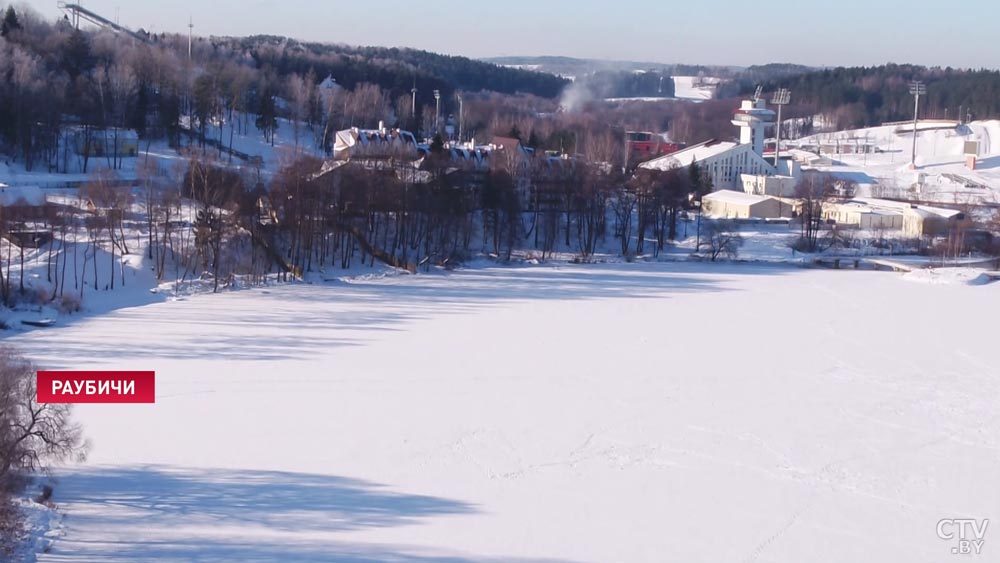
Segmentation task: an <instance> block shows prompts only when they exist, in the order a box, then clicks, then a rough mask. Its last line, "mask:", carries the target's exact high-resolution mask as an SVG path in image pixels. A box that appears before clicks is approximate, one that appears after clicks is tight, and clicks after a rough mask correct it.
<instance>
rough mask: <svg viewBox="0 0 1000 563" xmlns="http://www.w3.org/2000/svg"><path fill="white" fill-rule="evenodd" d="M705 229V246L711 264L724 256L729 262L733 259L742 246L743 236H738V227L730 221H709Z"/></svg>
mask: <svg viewBox="0 0 1000 563" xmlns="http://www.w3.org/2000/svg"><path fill="white" fill-rule="evenodd" d="M704 228H705V235H704V239H705V246H707V247H708V255H709V258H710V259H711V260H712V262H715V261H716V260H717V259H718V258H719V257H720V256H725V257H726V258H729V259H730V260H733V259H735V258H736V257H737V256H738V255H739V252H740V247H741V246H743V235H741V234H740V230H739V225H738V224H737V223H736V222H735V221H732V220H730V219H719V220H715V221H709V222H708V224H707V225H706V227H704Z"/></svg>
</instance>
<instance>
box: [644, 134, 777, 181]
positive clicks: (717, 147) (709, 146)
mask: <svg viewBox="0 0 1000 563" xmlns="http://www.w3.org/2000/svg"><path fill="white" fill-rule="evenodd" d="M692 162H697V163H698V166H699V167H701V169H702V171H703V172H704V173H705V174H708V177H709V178H710V179H711V180H712V187H713V189H715V190H739V191H743V184H742V180H741V175H743V174H751V175H754V176H758V175H764V176H774V175H776V174H777V171H776V170H775V169H774V166H772V165H771V163H770V162H768V161H766V160H764V158H763V157H762V156H760V155H759V154H757V153H756V152H754V150H753V145H752V144H742V143H737V142H734V141H719V140H716V139H712V140H709V141H705V142H704V143H700V144H697V145H693V146H690V147H688V148H686V149H683V150H680V151H677V152H675V153H673V154H668V155H666V156H661V157H660V158H654V159H653V160H649V161H646V162H644V163H642V164H640V165H639V167H640V168H646V169H649V170H670V169H673V168H680V167H687V166H690V165H691V163H692Z"/></svg>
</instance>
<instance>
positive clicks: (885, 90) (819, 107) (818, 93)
mask: <svg viewBox="0 0 1000 563" xmlns="http://www.w3.org/2000/svg"><path fill="white" fill-rule="evenodd" d="M754 78H755V77H754V76H752V75H750V76H746V77H743V78H741V79H740V80H739V86H740V88H739V92H740V93H741V94H743V95H746V94H749V93H752V92H753V89H754V88H755V86H756V84H757V81H755V80H754ZM913 80H921V81H923V82H925V83H926V84H927V95H926V96H923V97H922V98H921V101H920V105H921V110H920V115H921V117H922V118H925V117H926V118H941V119H958V118H959V109H961V111H962V113H963V114H964V115H963V116H962V118H963V119H968V118H970V117H971V118H972V119H988V118H993V117H997V116H1000V71H996V70H964V69H954V68H927V67H922V66H915V65H894V64H893V65H884V66H876V67H854V68H833V69H825V70H817V71H811V72H805V73H801V74H791V75H785V76H781V77H778V78H771V79H768V80H765V81H763V82H762V83H763V86H764V90H765V91H772V90H775V89H777V88H788V89H790V90H791V91H792V101H793V106H794V107H795V108H797V110H798V111H800V112H805V113H811V114H823V115H825V116H827V117H828V118H829V119H830V120H831V121H832V122H833V123H834V124H835V125H836V126H837V127H838V128H848V127H849V128H854V127H864V126H870V125H877V124H880V123H884V122H887V121H899V120H905V119H911V118H912V117H913V96H912V95H910V82H911V81H913Z"/></svg>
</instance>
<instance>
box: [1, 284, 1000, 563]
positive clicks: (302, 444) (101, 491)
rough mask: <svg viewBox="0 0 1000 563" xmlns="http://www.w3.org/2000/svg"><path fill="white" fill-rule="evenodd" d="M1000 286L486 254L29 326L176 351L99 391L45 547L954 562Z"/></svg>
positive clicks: (33, 349)
mask: <svg viewBox="0 0 1000 563" xmlns="http://www.w3.org/2000/svg"><path fill="white" fill-rule="evenodd" d="M998 312H1000V284H990V285H983V286H971V285H964V284H951V285H941V284H926V283H913V282H912V281H909V280H907V279H905V278H904V277H903V276H901V275H899V274H891V273H875V272H854V271H819V270H800V269H785V268H779V267H767V266H747V265H739V266H732V265H730V266H726V265H709V264H617V265H590V266H567V265H561V266H536V267H523V268H518V267H510V268H492V267H485V268H474V269H469V270H464V271H457V272H453V273H448V274H433V275H420V276H399V277H387V278H372V279H362V280H358V281H355V282H353V283H346V282H339V283H331V284H328V285H287V286H279V287H273V288H269V289H254V290H246V291H239V292H233V293H226V294H220V295H203V296H195V297H189V298H187V299H185V300H181V301H172V302H165V303H156V304H151V305H145V306H141V307H134V308H127V309H121V310H118V311H114V312H111V313H108V314H106V315H102V316H95V317H89V318H81V319H79V320H77V321H75V322H73V323H71V324H69V325H67V326H63V327H59V328H51V329H45V330H35V331H32V332H30V333H25V334H21V335H18V336H16V337H12V338H8V341H11V342H13V343H15V344H17V345H18V346H20V347H22V348H23V349H24V350H25V351H26V352H27V353H28V354H29V355H30V356H31V357H32V358H34V359H35V360H37V361H38V362H39V363H40V364H41V365H43V366H44V367H47V368H62V369H69V368H73V369H84V368H92V369H100V368H103V369H110V368H119V369H155V370H156V372H157V403H156V404H155V405H80V406H78V407H77V409H76V416H77V419H78V420H79V421H81V422H82V423H83V425H84V427H85V431H86V434H87V436H88V437H89V438H90V439H91V440H92V441H93V449H92V452H91V456H90V460H89V461H88V463H86V464H84V465H80V466H73V467H67V468H65V469H63V470H62V471H60V473H59V484H58V486H57V488H56V493H55V497H54V498H55V501H56V502H57V503H58V504H59V506H60V507H61V509H62V510H63V512H64V513H65V514H66V516H65V518H64V520H63V523H62V526H63V528H62V533H63V536H62V538H61V539H59V540H58V541H57V542H56V543H55V545H54V547H53V549H52V550H51V552H50V553H48V554H44V555H41V556H40V557H39V559H40V560H41V561H46V562H78V561H81V562H82V561H88V562H89V561H112V562H133V561H157V562H159V561H171V562H173V561H177V562H181V561H184V562H187V561H310V562H319V561H337V562H348V563H372V562H376V561H378V562H385V561H388V562H394V563H427V562H432V561H433V562H442V561H443V562H447V563H488V562H501V561H503V562H515V563H527V562H541V561H546V562H564V563H570V562H662V561H705V562H718V561H746V562H750V561H759V562H769V561H770V562H779V561H780V562H787V561H812V562H817V561H823V562H831V563H833V562H838V563H839V562H843V561H931V560H934V561H947V560H950V559H951V558H952V557H955V556H952V555H951V549H952V548H953V547H954V545H955V544H954V542H949V541H945V540H942V539H939V538H938V537H937V534H936V525H937V522H938V521H939V520H941V519H943V518H994V519H998V520H997V525H1000V480H998V479H997V478H996V477H997V475H1000V451H998V447H1000V410H998V409H997V405H998V404H1000V362H998V360H997V330H996V326H997V325H996V322H997V313H998ZM998 554H1000V530H996V531H995V530H993V529H992V527H991V529H989V530H988V532H987V535H986V539H985V546H984V548H983V557H982V560H992V559H990V556H992V558H996V557H997V556H998Z"/></svg>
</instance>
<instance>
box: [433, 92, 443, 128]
mask: <svg viewBox="0 0 1000 563" xmlns="http://www.w3.org/2000/svg"><path fill="white" fill-rule="evenodd" d="M434 103H435V104H436V106H437V107H436V109H435V110H434V133H437V132H438V131H440V130H441V90H434Z"/></svg>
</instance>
